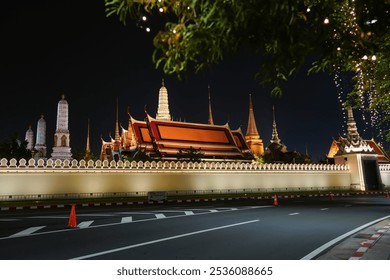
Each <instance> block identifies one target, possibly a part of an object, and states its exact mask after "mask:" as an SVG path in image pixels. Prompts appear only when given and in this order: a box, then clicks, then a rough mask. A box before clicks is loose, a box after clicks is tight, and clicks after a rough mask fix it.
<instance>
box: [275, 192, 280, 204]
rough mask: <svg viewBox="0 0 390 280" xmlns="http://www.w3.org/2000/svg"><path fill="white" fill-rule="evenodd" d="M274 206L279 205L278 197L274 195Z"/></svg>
mask: <svg viewBox="0 0 390 280" xmlns="http://www.w3.org/2000/svg"><path fill="white" fill-rule="evenodd" d="M274 206H279V204H278V196H277V195H276V194H275V195H274Z"/></svg>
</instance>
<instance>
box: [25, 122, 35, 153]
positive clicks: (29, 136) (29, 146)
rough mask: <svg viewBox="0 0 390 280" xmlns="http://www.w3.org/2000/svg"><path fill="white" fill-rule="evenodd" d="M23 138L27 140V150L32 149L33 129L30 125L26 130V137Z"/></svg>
mask: <svg viewBox="0 0 390 280" xmlns="http://www.w3.org/2000/svg"><path fill="white" fill-rule="evenodd" d="M24 140H26V141H27V147H26V148H27V150H30V151H32V150H33V149H34V131H33V130H32V129H31V125H30V126H29V127H28V129H27V131H26V137H25V138H24Z"/></svg>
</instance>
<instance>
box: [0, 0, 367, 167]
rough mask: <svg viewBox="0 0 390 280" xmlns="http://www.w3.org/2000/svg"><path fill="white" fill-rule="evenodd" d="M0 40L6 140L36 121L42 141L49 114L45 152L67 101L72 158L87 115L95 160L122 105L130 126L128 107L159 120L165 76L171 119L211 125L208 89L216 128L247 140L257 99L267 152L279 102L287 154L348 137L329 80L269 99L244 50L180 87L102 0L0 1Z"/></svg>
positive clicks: (147, 37)
mask: <svg viewBox="0 0 390 280" xmlns="http://www.w3.org/2000/svg"><path fill="white" fill-rule="evenodd" d="M32 2H33V3H32ZM151 28H152V31H153V30H154V29H153V25H151ZM0 34H1V35H0V36H1V53H0V74H1V75H0V92H1V97H2V101H1V103H0V106H1V107H0V114H1V118H0V122H1V123H0V125H1V131H0V139H1V140H3V139H5V138H7V137H9V136H10V135H11V134H12V133H14V132H16V133H18V134H19V136H20V138H22V139H24V137H25V132H26V130H27V129H28V126H29V125H30V124H31V125H32V128H33V130H34V134H35V136H36V126H37V121H38V119H39V117H40V115H41V114H44V115H45V119H46V121H47V147H48V155H50V154H51V152H52V145H53V144H52V143H53V137H54V132H55V128H56V127H55V126H56V114H57V104H58V101H59V100H60V98H61V94H65V96H66V99H67V101H68V103H69V115H70V116H69V130H70V136H71V142H70V145H71V147H72V152H76V151H80V150H82V149H85V144H86V133H87V120H88V118H90V119H91V147H92V151H93V153H94V154H95V155H99V153H100V144H101V140H100V137H101V135H102V137H103V138H104V139H105V140H107V141H108V140H109V133H110V132H111V133H112V135H114V131H115V107H116V99H117V98H118V99H119V120H120V123H121V124H122V126H123V127H125V128H127V125H128V117H127V113H126V111H127V107H129V108H130V111H131V114H132V116H133V117H134V118H136V119H139V120H141V119H143V118H144V113H143V108H144V106H145V105H146V106H147V110H148V112H149V114H150V115H152V116H153V117H155V114H156V110H157V102H158V92H159V89H160V86H161V79H162V78H164V79H165V85H166V87H167V89H168V95H169V105H170V110H171V115H173V117H174V118H175V119H179V118H181V119H185V120H186V121H188V122H202V123H206V122H207V117H208V115H207V114H208V90H207V86H208V85H210V87H211V95H212V97H211V98H212V109H213V115H214V122H215V123H216V124H225V123H226V122H227V121H229V124H230V127H231V128H232V129H236V128H238V127H239V126H241V128H242V130H243V132H244V134H245V132H246V126H247V121H248V103H249V94H252V98H253V103H254V112H255V117H256V122H257V128H258V131H259V133H260V136H261V138H262V139H263V141H264V143H265V146H267V145H268V144H269V143H270V142H269V141H270V138H271V133H272V106H273V105H275V109H276V120H277V125H278V132H279V137H280V138H281V140H282V142H283V143H284V144H285V145H286V146H287V148H288V150H294V149H296V150H297V151H300V152H303V153H304V152H305V147H306V144H307V145H308V148H309V153H310V154H311V156H312V159H314V160H319V159H320V158H324V157H325V154H326V153H327V152H328V150H329V147H330V144H331V141H332V137H335V138H337V137H338V135H339V133H341V132H342V131H341V129H342V121H343V117H342V111H341V106H340V105H339V101H338V99H337V92H336V88H335V86H334V83H333V80H332V77H331V76H329V75H328V74H325V73H321V74H316V75H311V76H307V75H306V73H304V72H302V74H300V75H298V76H297V77H295V78H294V79H292V80H291V81H289V82H288V83H287V84H286V86H285V87H284V94H283V96H282V97H281V98H276V97H271V96H270V88H266V87H262V86H259V81H256V80H255V79H254V76H255V73H256V71H257V69H258V66H259V65H260V63H261V58H259V57H256V56H254V55H253V54H251V53H250V52H248V51H244V50H243V51H241V52H240V54H238V55H236V56H233V57H226V59H225V60H224V61H223V63H221V64H220V65H216V66H213V67H212V68H211V69H210V70H208V71H206V72H202V73H200V74H197V75H195V74H189V75H187V76H186V77H185V78H184V79H183V80H179V79H178V78H177V77H176V76H167V75H164V74H163V73H162V70H160V69H159V70H156V69H155V66H154V64H153V62H152V51H153V45H152V38H153V34H152V33H147V32H146V31H145V30H144V29H141V28H139V27H137V26H136V23H135V22H129V23H128V25H127V26H123V25H122V24H121V23H120V22H119V20H118V18H117V17H115V16H112V17H110V18H107V17H106V16H105V11H104V1H103V0H82V1H24V0H23V1H8V3H7V4H2V11H1V18H0ZM361 134H363V136H364V137H365V138H371V136H372V135H364V133H362V132H361ZM34 141H35V140H34Z"/></svg>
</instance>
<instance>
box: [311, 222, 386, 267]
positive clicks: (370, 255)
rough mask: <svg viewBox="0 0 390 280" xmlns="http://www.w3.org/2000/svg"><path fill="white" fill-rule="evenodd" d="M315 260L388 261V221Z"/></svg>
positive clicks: (372, 227)
mask: <svg viewBox="0 0 390 280" xmlns="http://www.w3.org/2000/svg"><path fill="white" fill-rule="evenodd" d="M317 260H390V219H385V220H383V221H381V222H379V223H377V224H375V225H372V226H370V227H368V228H365V229H364V230H362V231H360V232H358V233H355V234H353V235H352V236H350V237H349V238H347V239H345V240H344V241H342V242H340V243H339V244H338V245H336V246H334V247H333V248H332V249H331V250H329V251H328V252H326V253H325V254H323V255H321V256H319V257H318V258H317Z"/></svg>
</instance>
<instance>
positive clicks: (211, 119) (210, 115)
mask: <svg viewBox="0 0 390 280" xmlns="http://www.w3.org/2000/svg"><path fill="white" fill-rule="evenodd" d="M208 89H209V119H208V121H207V123H208V124H214V120H213V113H212V112H211V93H210V85H209V86H208Z"/></svg>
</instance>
